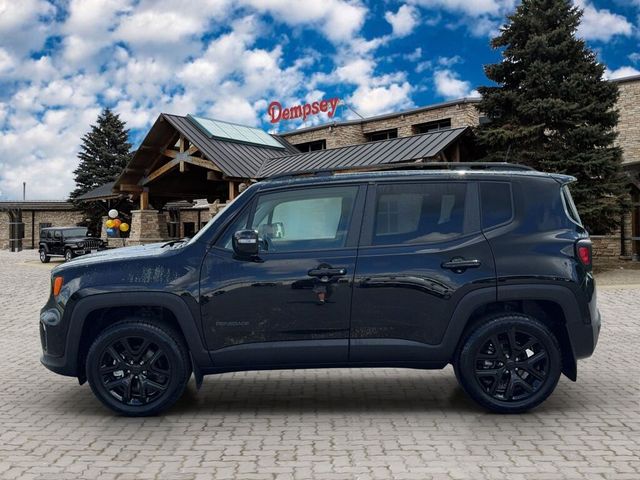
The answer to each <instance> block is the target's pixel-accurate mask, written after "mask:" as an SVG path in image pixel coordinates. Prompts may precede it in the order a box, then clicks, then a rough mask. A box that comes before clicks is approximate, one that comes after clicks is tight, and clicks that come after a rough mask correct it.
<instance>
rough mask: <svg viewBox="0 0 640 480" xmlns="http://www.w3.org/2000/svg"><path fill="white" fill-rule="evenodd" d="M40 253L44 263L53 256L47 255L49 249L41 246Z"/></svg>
mask: <svg viewBox="0 0 640 480" xmlns="http://www.w3.org/2000/svg"><path fill="white" fill-rule="evenodd" d="M38 253H39V255H40V261H41V262H42V263H49V261H50V260H51V257H50V256H49V255H47V251H46V250H45V249H44V248H42V247H40V251H39V252H38Z"/></svg>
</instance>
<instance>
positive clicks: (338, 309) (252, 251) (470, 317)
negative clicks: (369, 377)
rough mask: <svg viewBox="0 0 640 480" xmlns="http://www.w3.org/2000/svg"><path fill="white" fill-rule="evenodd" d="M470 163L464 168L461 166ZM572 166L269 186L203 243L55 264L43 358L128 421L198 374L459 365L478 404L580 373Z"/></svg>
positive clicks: (499, 402)
mask: <svg viewBox="0 0 640 480" xmlns="http://www.w3.org/2000/svg"><path fill="white" fill-rule="evenodd" d="M458 168H462V167H458ZM574 180H575V179H574V178H573V177H569V176H566V175H557V174H547V173H541V172H536V171H532V170H523V169H509V168H507V167H504V170H502V171H501V170H499V169H498V170H496V169H486V170H475V169H472V168H468V169H467V168H463V169H462V170H446V169H442V170H435V171H387V172H376V173H362V172H361V173H345V174H334V175H316V176H307V177H301V178H295V177H288V178H280V179H272V180H267V181H263V182H259V183H256V184H254V185H252V186H251V187H249V188H248V189H247V190H245V191H244V192H243V193H242V194H241V195H240V196H239V197H238V198H236V200H235V201H234V202H233V203H231V204H230V205H229V206H228V207H227V208H226V209H225V210H223V211H222V212H221V213H220V214H218V215H217V216H216V217H215V218H214V219H212V220H211V221H210V222H209V223H208V224H207V225H206V227H204V228H203V229H201V230H200V231H199V232H198V233H197V234H196V235H195V236H194V237H193V238H191V239H185V240H182V241H173V242H167V243H164V244H153V245H145V246H140V247H129V248H121V249H116V250H111V251H105V252H98V253H95V254H92V255H88V256H85V257H81V258H77V259H74V260H73V261H71V262H69V263H66V264H62V265H60V266H57V267H56V268H54V269H53V271H52V274H51V295H50V297H49V299H48V301H47V303H46V305H45V307H44V308H43V309H42V311H41V315H40V334H41V341H42V348H43V356H42V363H43V364H44V365H45V366H46V367H47V368H49V369H50V370H52V371H54V372H56V373H59V374H62V375H69V376H73V377H77V378H78V379H79V381H80V383H81V384H82V383H84V382H85V381H87V380H88V382H89V385H90V386H91V389H92V390H93V392H94V394H95V395H96V397H97V398H98V399H99V400H100V401H101V402H102V403H104V404H105V405H106V406H107V407H109V408H111V409H112V410H114V411H116V412H118V413H121V414H124V415H131V416H142V415H152V414H157V413H159V412H161V411H163V410H165V409H167V408H169V407H170V406H171V405H173V404H174V403H175V402H176V401H177V400H178V398H180V396H181V395H182V393H183V391H184V390H185V387H186V385H187V382H188V380H189V378H190V377H191V375H192V373H193V375H194V377H195V381H196V385H197V387H200V385H201V383H202V378H203V376H204V375H206V374H214V373H222V372H231V371H242V370H269V369H298V368H334V367H339V368H342V367H367V368H369V367H407V368H419V369H441V368H444V367H445V366H446V365H448V364H452V365H453V368H454V370H455V374H456V377H457V378H458V381H459V382H460V384H461V386H462V388H463V389H464V391H465V392H466V393H467V394H468V395H469V396H470V397H471V398H472V399H474V400H475V401H476V402H477V403H479V404H480V405H482V406H483V407H485V408H487V409H489V410H491V411H495V412H502V413H511V412H522V411H526V410H529V409H532V408H533V407H535V406H537V405H538V404H540V403H541V402H542V401H544V400H545V399H546V398H547V397H548V396H549V395H550V394H551V393H552V391H553V390H554V388H555V387H556V384H557V382H558V379H559V377H560V374H561V373H564V375H566V376H567V377H568V378H570V379H571V380H574V381H575V380H576V375H577V367H576V362H577V360H578V359H581V358H585V357H588V356H589V355H591V354H592V352H593V351H594V348H595V346H596V342H597V340H598V334H599V330H600V314H599V312H598V310H597V307H596V290H595V284H594V280H593V275H592V265H591V260H592V259H591V242H590V240H589V235H588V233H587V231H586V230H585V228H584V227H583V226H582V224H581V221H580V217H579V215H578V212H577V211H576V207H575V205H574V203H573V201H572V199H571V194H570V192H569V187H568V185H569V184H570V183H571V182H572V181H574Z"/></svg>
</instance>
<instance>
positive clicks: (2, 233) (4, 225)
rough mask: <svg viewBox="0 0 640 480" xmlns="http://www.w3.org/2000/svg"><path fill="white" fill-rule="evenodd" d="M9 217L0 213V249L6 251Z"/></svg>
mask: <svg viewBox="0 0 640 480" xmlns="http://www.w3.org/2000/svg"><path fill="white" fill-rule="evenodd" d="M10 221H11V220H10V217H9V214H8V213H7V212H0V249H2V250H8V249H9V247H10V245H9V233H10V231H9V222H10Z"/></svg>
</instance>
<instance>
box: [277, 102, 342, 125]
mask: <svg viewBox="0 0 640 480" xmlns="http://www.w3.org/2000/svg"><path fill="white" fill-rule="evenodd" d="M339 103H340V99H339V98H330V99H329V100H320V101H318V102H312V103H304V104H302V105H294V106H292V107H283V106H282V104H281V103H280V102H278V101H273V102H271V103H270V104H269V108H268V109H267V113H268V114H269V117H271V123H278V122H279V121H280V120H293V119H296V118H301V119H302V120H303V121H304V120H306V119H307V117H308V116H311V115H319V114H320V113H324V112H326V113H327V116H328V117H329V118H333V116H334V115H335V114H336V108H338V104H339Z"/></svg>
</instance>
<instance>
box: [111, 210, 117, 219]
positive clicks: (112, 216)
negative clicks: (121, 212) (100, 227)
mask: <svg viewBox="0 0 640 480" xmlns="http://www.w3.org/2000/svg"><path fill="white" fill-rule="evenodd" d="M117 216H118V210H116V209H115V208H112V209H111V210H109V218H116V217H117Z"/></svg>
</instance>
